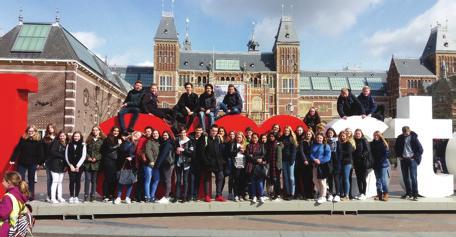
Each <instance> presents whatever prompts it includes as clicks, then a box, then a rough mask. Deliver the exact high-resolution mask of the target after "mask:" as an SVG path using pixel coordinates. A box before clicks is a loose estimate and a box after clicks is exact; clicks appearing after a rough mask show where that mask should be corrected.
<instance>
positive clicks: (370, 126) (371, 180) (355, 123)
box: [326, 116, 388, 197]
mask: <svg viewBox="0 0 456 237" xmlns="http://www.w3.org/2000/svg"><path fill="white" fill-rule="evenodd" d="M328 128H333V129H334V130H335V131H336V133H337V134H339V133H340V132H341V131H342V130H345V129H346V128H350V129H351V130H352V131H353V133H354V132H355V130H356V129H358V128H359V129H361V130H362V131H363V134H364V137H366V139H367V140H368V141H372V136H373V135H374V132H375V131H380V132H381V133H383V132H384V131H385V130H386V129H387V128H388V125H386V124H385V123H384V122H382V121H379V120H377V119H375V118H372V117H365V118H364V119H363V118H362V117H361V116H350V117H348V118H347V119H334V120H332V121H331V122H329V123H328V124H327V125H326V129H328ZM366 181H367V187H366V197H373V196H376V195H377V186H376V184H375V182H376V180H375V174H374V171H373V170H371V171H370V172H369V174H368V175H367V178H366ZM351 189H352V190H354V191H355V190H358V185H357V182H356V178H353V179H352V186H351ZM358 192H359V191H356V192H354V193H353V194H354V195H355V194H356V193H358Z"/></svg>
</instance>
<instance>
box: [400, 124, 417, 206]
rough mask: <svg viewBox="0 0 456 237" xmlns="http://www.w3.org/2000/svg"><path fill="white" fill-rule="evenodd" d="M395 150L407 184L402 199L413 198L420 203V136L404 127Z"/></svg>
mask: <svg viewBox="0 0 456 237" xmlns="http://www.w3.org/2000/svg"><path fill="white" fill-rule="evenodd" d="M394 150H395V154H396V156H398V157H399V159H400V161H401V171H402V179H403V180H404V184H405V194H404V195H403V196H402V198H403V199H405V198H413V201H418V196H419V193H418V180H417V168H418V165H419V164H420V162H421V155H423V147H422V146H421V143H420V141H419V140H418V135H417V134H416V133H415V132H412V131H411V130H410V127H408V126H404V127H402V134H401V135H399V136H398V137H397V139H396V144H395V146H394Z"/></svg>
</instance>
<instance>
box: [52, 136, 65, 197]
mask: <svg viewBox="0 0 456 237" xmlns="http://www.w3.org/2000/svg"><path fill="white" fill-rule="evenodd" d="M67 143H68V137H67V135H66V134H65V133H64V132H59V134H58V135H57V139H55V140H54V141H53V142H52V143H51V146H50V148H49V153H48V156H49V160H48V161H47V168H48V169H49V172H51V179H52V184H51V192H50V194H51V197H50V202H51V203H59V202H60V203H64V202H65V199H63V197H62V194H63V192H62V182H63V177H64V175H65V168H66V167H67V164H66V162H65V150H66V145H67Z"/></svg>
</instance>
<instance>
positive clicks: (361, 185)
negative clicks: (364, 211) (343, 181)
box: [355, 166, 367, 195]
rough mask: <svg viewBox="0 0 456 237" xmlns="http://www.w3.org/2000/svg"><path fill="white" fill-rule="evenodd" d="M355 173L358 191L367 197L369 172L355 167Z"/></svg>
mask: <svg viewBox="0 0 456 237" xmlns="http://www.w3.org/2000/svg"><path fill="white" fill-rule="evenodd" d="M355 172H356V182H357V183H358V190H359V194H360V195H361V194H364V195H366V188H367V181H366V176H367V170H366V168H364V167H356V166H355Z"/></svg>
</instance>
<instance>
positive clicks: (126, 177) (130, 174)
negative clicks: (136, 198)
mask: <svg viewBox="0 0 456 237" xmlns="http://www.w3.org/2000/svg"><path fill="white" fill-rule="evenodd" d="M125 164H127V161H125V162H124V164H123V166H122V169H120V170H119V171H117V180H118V182H119V184H122V185H131V184H134V183H136V182H137V181H138V177H137V174H136V171H135V170H133V169H126V168H125Z"/></svg>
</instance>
